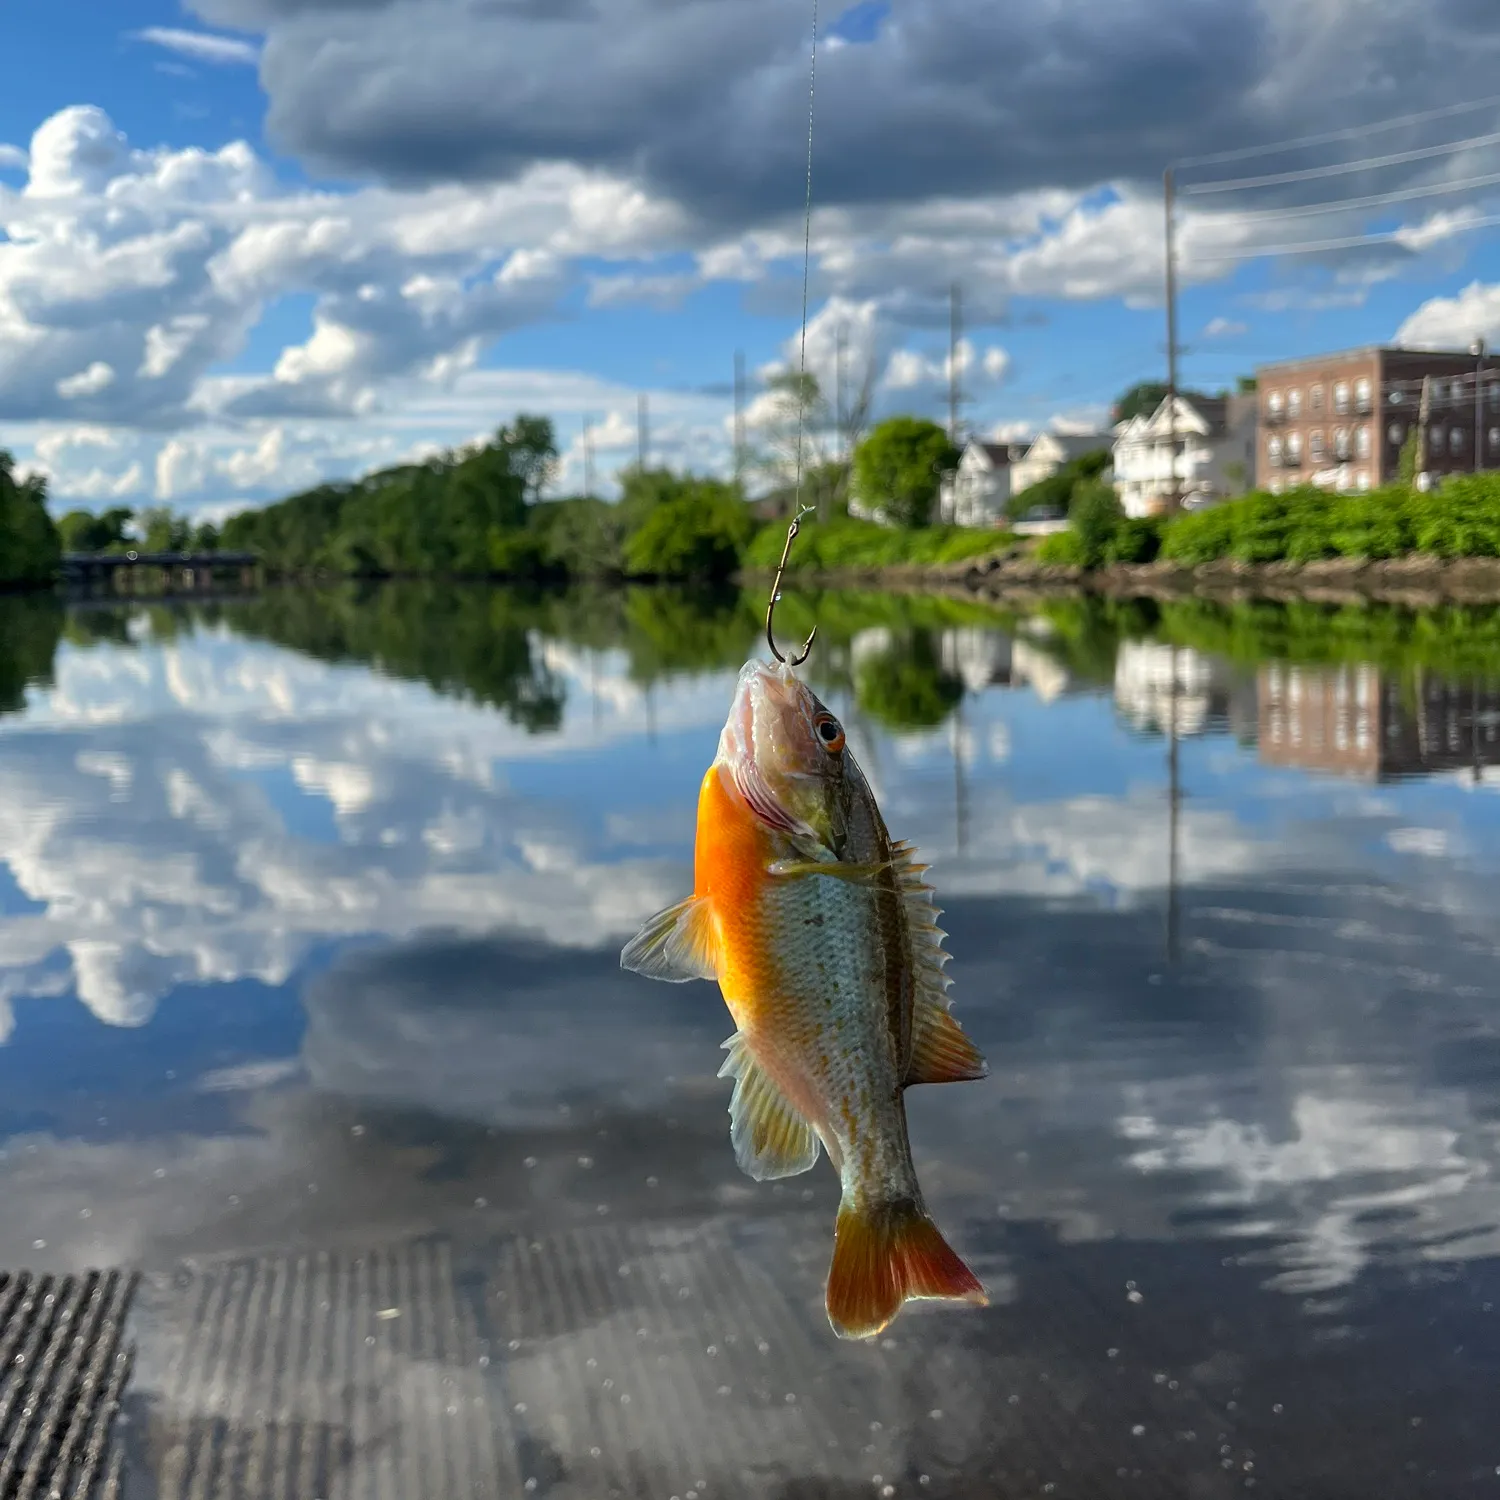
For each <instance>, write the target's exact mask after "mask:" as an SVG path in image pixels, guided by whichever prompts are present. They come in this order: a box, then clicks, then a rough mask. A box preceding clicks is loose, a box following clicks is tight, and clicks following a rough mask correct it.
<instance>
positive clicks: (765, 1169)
mask: <svg viewBox="0 0 1500 1500" xmlns="http://www.w3.org/2000/svg"><path fill="white" fill-rule="evenodd" d="M724 1045H725V1047H726V1048H727V1049H728V1050H729V1056H728V1057H726V1058H725V1059H724V1066H723V1067H722V1068H720V1069H719V1077H720V1078H733V1079H734V1080H735V1084H734V1095H733V1097H732V1098H731V1099H730V1101H729V1118H730V1121H731V1124H730V1127H729V1139H730V1141H731V1142H732V1143H733V1145H734V1159H735V1160H736V1161H737V1162H738V1163H739V1165H740V1170H741V1171H742V1172H744V1173H745V1175H746V1176H747V1177H753V1178H754V1179H755V1181H757V1182H771V1181H774V1180H775V1179H776V1178H779V1177H795V1176H797V1174H798V1173H800V1172H806V1171H808V1170H809V1169H810V1168H811V1167H812V1166H813V1165H814V1164H815V1163H816V1162H817V1160H818V1136H817V1132H816V1131H814V1130H813V1128H812V1126H811V1125H809V1124H808V1123H807V1120H806V1119H805V1118H804V1116H803V1115H802V1114H801V1113H800V1112H799V1111H798V1110H797V1109H796V1107H795V1106H794V1105H793V1104H792V1103H791V1102H790V1101H789V1100H788V1099H787V1097H786V1095H785V1094H784V1093H783V1092H782V1091H781V1089H780V1088H779V1087H778V1086H777V1084H776V1082H775V1080H774V1079H772V1077H771V1075H770V1074H769V1073H767V1072H766V1070H765V1067H764V1066H763V1065H762V1064H761V1063H760V1062H758V1061H757V1060H756V1058H755V1057H754V1056H753V1055H752V1054H751V1051H750V1047H749V1044H748V1043H747V1042H746V1041H745V1038H744V1036H743V1035H741V1033H739V1032H736V1033H735V1034H734V1035H733V1036H732V1037H730V1039H729V1040H728V1041H727V1042H725V1043H724Z"/></svg>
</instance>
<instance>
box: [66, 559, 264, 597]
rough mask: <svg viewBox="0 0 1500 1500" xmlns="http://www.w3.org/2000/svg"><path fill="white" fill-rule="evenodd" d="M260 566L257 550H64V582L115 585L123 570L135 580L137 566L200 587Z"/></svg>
mask: <svg viewBox="0 0 1500 1500" xmlns="http://www.w3.org/2000/svg"><path fill="white" fill-rule="evenodd" d="M259 566H260V558H259V557H258V556H257V555H256V554H255V553H254V552H136V551H131V552H65V553H64V554H63V560H62V570H61V571H62V580H63V582H64V583H65V584H83V585H87V584H97V583H108V584H113V583H114V582H115V581H116V580H117V579H118V578H119V576H120V575H121V574H122V573H124V574H127V575H131V581H132V582H133V581H134V576H135V575H136V570H137V569H145V568H154V569H157V570H159V571H160V572H162V573H164V574H166V575H167V578H168V579H169V580H170V581H171V582H172V583H173V584H180V585H181V586H182V587H184V588H189V589H193V588H198V587H200V586H203V585H207V584H209V583H211V582H212V581H213V579H214V576H215V575H216V574H222V573H225V572H231V571H233V572H238V573H239V574H240V575H241V577H242V578H243V577H245V576H246V575H247V574H249V573H250V572H251V571H253V570H254V569H256V568H258V567H259Z"/></svg>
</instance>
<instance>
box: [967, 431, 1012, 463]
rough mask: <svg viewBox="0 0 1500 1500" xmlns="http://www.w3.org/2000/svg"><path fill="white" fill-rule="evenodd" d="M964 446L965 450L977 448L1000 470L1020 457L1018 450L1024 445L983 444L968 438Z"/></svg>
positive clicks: (976, 439)
mask: <svg viewBox="0 0 1500 1500" xmlns="http://www.w3.org/2000/svg"><path fill="white" fill-rule="evenodd" d="M964 446H965V448H966V449H968V448H978V449H979V450H980V452H982V453H983V454H984V456H985V457H986V458H987V459H989V461H990V462H991V463H992V464H993V465H994V466H995V467H996V468H997V469H1000V468H1004V467H1005V466H1006V465H1007V464H1009V463H1011V462H1013V461H1014V460H1015V459H1016V458H1018V457H1019V456H1020V452H1019V450H1020V449H1021V448H1023V447H1024V444H1020V443H985V442H981V441H980V440H979V439H978V438H970V439H969V441H968V442H967V443H966V444H965V445H964Z"/></svg>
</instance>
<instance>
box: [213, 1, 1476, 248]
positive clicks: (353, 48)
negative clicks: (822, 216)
mask: <svg viewBox="0 0 1500 1500" xmlns="http://www.w3.org/2000/svg"><path fill="white" fill-rule="evenodd" d="M196 9H197V10H198V11H199V13H200V14H201V15H203V16H204V18H205V19H208V20H212V21H216V22H219V23H226V24H237V25H241V26H247V27H257V28H264V29H265V30H266V31H267V44H266V48H265V55H264V63H263V66H262V78H263V81H264V84H265V87H266V89H267V91H268V93H269V95H270V100H271V106H270V128H271V131H272V133H273V134H274V135H275V136H276V138H277V139H278V140H280V141H281V142H283V143H284V144H285V145H287V146H288V147H289V148H291V149H292V150H294V151H296V152H298V153H300V154H301V155H302V156H303V157H305V158H306V159H307V160H309V161H310V162H313V163H316V164H319V165H321V166H323V167H325V168H327V169H330V170H334V171H338V172H345V173H353V174H373V175H376V176H379V177H383V178H387V179H391V180H395V181H412V182H427V181H434V180H442V179H487V178H506V177H513V176H515V175H516V174H518V173H520V172H522V171H524V170H525V169H526V168H527V167H528V166H530V165H531V164H533V163H535V162H537V161H544V160H562V159H566V160H571V161H576V162H580V163H583V164H587V165H594V166H599V167H604V168H609V169H612V170H615V171H622V172H630V173H638V174H639V175H640V176H641V177H643V178H644V180H646V181H647V182H648V183H649V184H650V185H651V186H653V187H654V188H655V189H657V190H658V191H660V192H664V193H666V194H668V195H670V196H672V197H674V198H677V199H680V200H681V201H682V202H684V203H686V204H688V205H689V206H691V207H692V208H694V209H696V210H697V211H698V212H699V213H701V214H702V215H704V217H705V218H707V219H709V220H710V221H713V222H715V223H718V224H723V225H730V224H737V223H744V222H748V221H751V220H754V219H757V218H762V217H764V216H765V215H767V214H769V213H774V212H776V211H779V210H791V209H795V208H796V206H797V205H798V204H799V203H800V201H801V197H802V189H803V183H802V166H803V153H804V151H805V145H806V134H805V123H804V121H805V104H806V89H807V77H806V66H807V56H806V33H807V29H808V20H809V17H808V12H807V7H806V5H805V4H804V3H803V0H761V3H758V4H755V5H747V4H745V3H744V0H594V3H592V4H588V5H584V4H581V3H580V4H576V5H575V4H562V5H559V4H557V3H554V0H548V3H546V4H545V5H544V4H541V3H539V0H513V3H502V0H488V3H481V0H468V3H454V0H390V3H383V4H375V3H359V0H340V3H331V0H322V3H318V4H308V3H298V0H196ZM1316 11H1317V14H1316V15H1315V16H1314V15H1312V14H1309V13H1308V8H1306V7H1302V6H1300V4H1294V3H1293V0H1123V3H1118V4H1115V5H1112V6H1108V7H1101V6H1100V5H1098V4H1097V0H1058V3H1056V4H1053V5H1049V6H1035V7H1015V6H1008V7H1001V6H996V5H994V4H993V3H992V0H930V3H928V4H926V5H924V6H921V7H914V8H912V9H909V10H907V9H900V10H897V11H895V12H893V13H892V15H891V16H890V17H888V18H887V19H886V20H885V21H884V22H883V23H882V24H881V25H880V27H879V30H878V32H877V33H876V35H875V37H874V40H872V41H870V42H868V43H860V44H854V45H845V46H843V47H841V48H839V49H838V50H837V51H830V52H828V53H826V54H825V55H824V57H823V59H822V63H821V66H820V74H819V81H818V155H817V166H816V169H815V192H816V194H817V197H818V199H819V200H820V201H821V202H824V203H843V204H848V205H859V204H879V203H900V202H909V201H913V200H917V199H925V198H927V197H929V196H931V195H933V194H943V193H951V194H955V195H961V196H962V195H970V196H972V195H974V194H978V193H1003V192H1006V191H1014V190H1021V189H1027V188H1037V187H1071V188H1081V187H1085V186H1087V185H1090V184H1092V183H1096V182H1099V181H1101V180H1106V179H1133V180H1140V181H1148V180H1154V179H1155V178H1157V176H1158V175H1159V173H1160V171H1161V168H1162V166H1163V164H1164V163H1165V162H1166V161H1168V160H1170V159H1172V158H1173V157H1175V156H1178V155H1181V154H1185V153H1189V152H1203V151H1212V150H1215V149H1221V148H1226V147H1233V146H1237V145H1242V144H1244V143H1246V142H1247V141H1257V140H1260V141H1263V140H1267V139H1275V138H1278V137H1282V136H1285V135H1287V134H1290V133H1295V132H1299V131H1305V130H1317V129H1324V128H1330V127H1338V126H1347V125H1350V124H1358V123H1359V122H1360V121H1361V120H1373V119H1378V118H1381V117H1383V116H1388V115H1391V114H1395V113H1402V112H1406V111H1410V110H1414V109H1420V108H1421V107H1423V106H1424V105H1426V104H1430V103H1446V102H1450V101H1452V100H1454V99H1455V98H1463V97H1466V96H1468V97H1474V96H1480V95H1483V94H1485V93H1488V92H1491V91H1492V89H1493V85H1492V83H1491V82H1490V79H1491V77H1492V76H1493V71H1494V66H1495V63H1496V62H1497V60H1500V9H1495V8H1494V7H1489V6H1485V7H1478V6H1477V0H1435V3H1434V4H1431V5H1428V6H1425V7H1421V8H1415V7H1399V8H1398V7H1394V6H1382V7H1371V6H1370V5H1368V4H1366V3H1364V0H1323V3H1322V4H1320V5H1319V6H1318V7H1316ZM1386 139H1389V137H1382V144H1383V143H1384V141H1385V140H1386Z"/></svg>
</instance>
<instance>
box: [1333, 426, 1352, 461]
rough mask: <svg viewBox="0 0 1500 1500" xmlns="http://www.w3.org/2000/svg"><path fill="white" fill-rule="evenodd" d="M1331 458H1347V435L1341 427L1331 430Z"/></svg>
mask: <svg viewBox="0 0 1500 1500" xmlns="http://www.w3.org/2000/svg"><path fill="white" fill-rule="evenodd" d="M1333 456H1334V457H1335V458H1348V457H1349V434H1348V433H1347V432H1346V431H1345V430H1344V429H1343V428H1342V427H1335V428H1334V429H1333Z"/></svg>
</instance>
